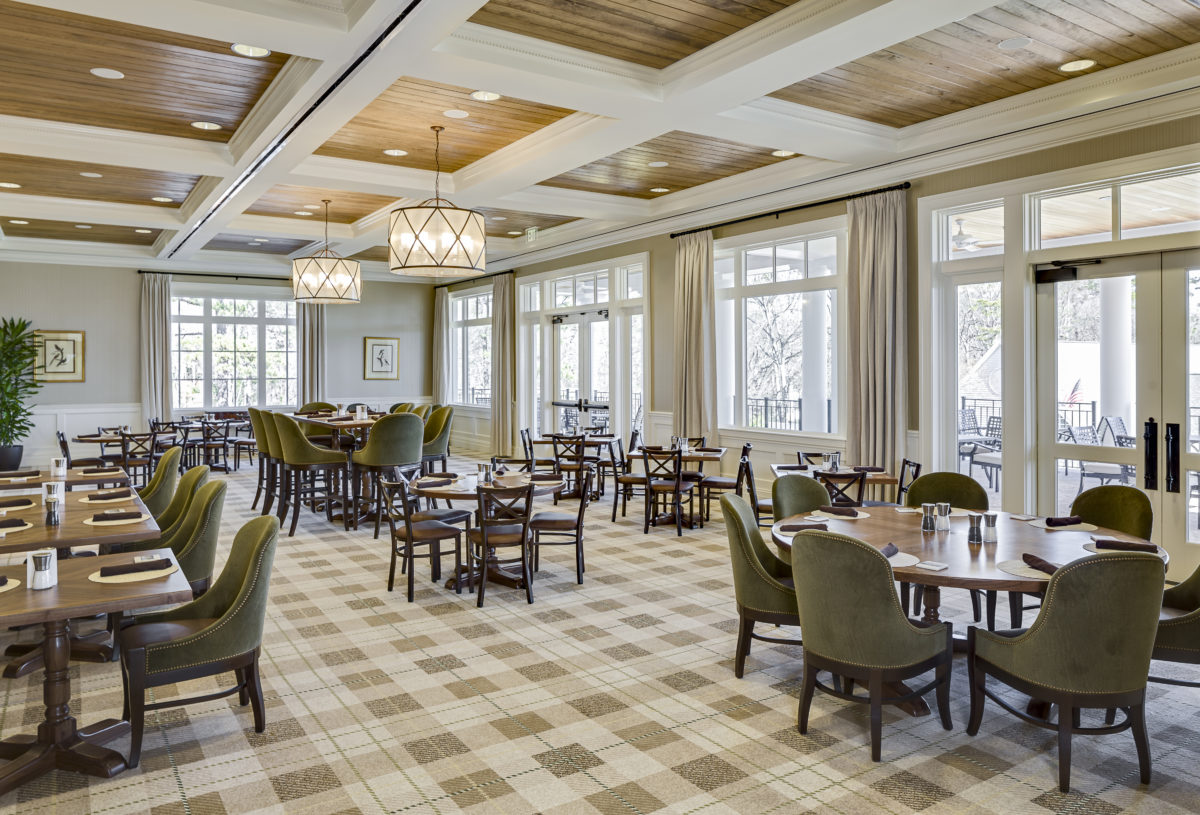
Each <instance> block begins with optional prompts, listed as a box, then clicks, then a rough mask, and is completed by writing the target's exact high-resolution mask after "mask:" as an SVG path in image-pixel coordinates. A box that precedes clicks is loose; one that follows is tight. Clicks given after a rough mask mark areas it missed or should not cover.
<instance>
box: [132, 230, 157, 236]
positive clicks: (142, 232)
mask: <svg viewBox="0 0 1200 815" xmlns="http://www.w3.org/2000/svg"><path fill="white" fill-rule="evenodd" d="M133 231H134V232H136V233H138V234H139V235H149V234H150V233H151V232H153V231H154V230H153V229H135V230H133Z"/></svg>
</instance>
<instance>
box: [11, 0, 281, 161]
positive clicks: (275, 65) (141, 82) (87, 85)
mask: <svg viewBox="0 0 1200 815" xmlns="http://www.w3.org/2000/svg"><path fill="white" fill-rule="evenodd" d="M102 6H103V4H97V10H98V11H102V8H101V7H102ZM0 31H6V32H8V34H7V35H6V36H5V39H4V48H3V49H0V111H3V112H4V113H5V114H7V115H10V116H25V117H29V118H32V119H49V120H51V121H56V122H73V123H76V124H83V125H92V126H96V127H111V128H116V129H118V130H134V131H138V132H141V133H157V134H161V135H165V136H180V137H183V138H188V139H204V140H206V141H216V142H226V141H229V138H230V137H231V136H232V135H233V132H234V131H235V130H236V129H237V127H238V125H239V124H241V122H242V120H243V119H244V118H245V116H246V114H247V113H249V112H250V109H251V107H253V105H254V103H255V102H256V101H257V100H258V98H259V96H261V95H262V93H263V91H265V90H266V89H267V86H268V85H270V84H271V81H272V80H273V79H274V78H275V75H276V74H277V73H278V72H279V69H280V68H281V67H282V66H283V64H284V62H285V61H286V60H287V58H288V55H287V54H280V53H273V54H271V55H270V56H267V57H264V58H261V59H253V58H249V57H243V56H239V55H237V54H235V53H233V51H231V50H230V45H231V43H226V42H217V41H215V40H207V39H202V38H200V37H189V36H186V35H183V34H175V33H172V32H168V31H158V30H156V29H152V28H143V27H141V26H134V25H126V24H124V23H118V22H114V21H112V20H105V19H102V18H99V17H87V16H84V15H82V14H72V13H69V12H64V11H56V10H53V9H46V8H40V7H38V6H32V5H26V4H25V3H17V2H12V0H0ZM51 56H52V58H49V57H51ZM93 68H109V69H114V70H117V71H120V72H121V73H123V74H125V78H124V79H102V78H100V77H96V76H93V75H92V74H91V73H89V72H90V71H91V69H93ZM196 121H207V122H215V123H216V124H219V125H221V127H222V129H221V130H199V129H197V128H194V127H192V126H191V123H192V122H196Z"/></svg>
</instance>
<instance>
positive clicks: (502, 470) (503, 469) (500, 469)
mask: <svg viewBox="0 0 1200 815" xmlns="http://www.w3.org/2000/svg"><path fill="white" fill-rule="evenodd" d="M492 472H494V473H495V474H496V475H504V474H505V473H506V472H508V468H507V467H505V466H504V465H503V464H501V465H500V466H498V467H497V468H496V469H495V470H493V471H492Z"/></svg>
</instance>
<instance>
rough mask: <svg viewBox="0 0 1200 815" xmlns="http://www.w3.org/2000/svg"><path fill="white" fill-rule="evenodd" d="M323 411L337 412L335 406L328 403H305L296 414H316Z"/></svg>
mask: <svg viewBox="0 0 1200 815" xmlns="http://www.w3.org/2000/svg"><path fill="white" fill-rule="evenodd" d="M324 410H337V406H336V405H333V404H331V403H329V402H305V403H304V404H303V405H301V406H300V409H299V410H297V411H296V412H297V413H317V412H320V411H324Z"/></svg>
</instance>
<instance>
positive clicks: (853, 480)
mask: <svg viewBox="0 0 1200 815" xmlns="http://www.w3.org/2000/svg"><path fill="white" fill-rule="evenodd" d="M815 475H816V477H817V480H818V481H820V482H821V483H822V484H823V485H825V489H826V490H827V491H828V492H829V503H830V504H831V505H833V506H835V507H861V506H862V505H863V491H864V490H865V489H866V488H867V474H866V473H864V472H859V471H856V470H851V471H849V472H845V473H833V472H829V471H828V470H821V471H818V472H817V473H816V474H815Z"/></svg>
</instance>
